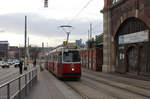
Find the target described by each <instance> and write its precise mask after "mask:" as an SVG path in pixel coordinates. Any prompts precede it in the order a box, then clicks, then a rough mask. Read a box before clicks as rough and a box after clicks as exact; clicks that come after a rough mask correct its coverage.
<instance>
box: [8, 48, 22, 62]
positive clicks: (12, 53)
mask: <svg viewBox="0 0 150 99" xmlns="http://www.w3.org/2000/svg"><path fill="white" fill-rule="evenodd" d="M8 58H10V59H19V48H18V47H17V46H9V50H8Z"/></svg>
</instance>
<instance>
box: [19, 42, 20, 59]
mask: <svg viewBox="0 0 150 99" xmlns="http://www.w3.org/2000/svg"><path fill="white" fill-rule="evenodd" d="M19 60H20V44H19Z"/></svg>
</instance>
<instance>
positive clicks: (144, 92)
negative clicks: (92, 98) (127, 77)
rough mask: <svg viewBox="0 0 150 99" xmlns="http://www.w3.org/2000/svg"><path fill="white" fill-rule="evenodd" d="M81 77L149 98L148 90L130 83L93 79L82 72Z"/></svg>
mask: <svg viewBox="0 0 150 99" xmlns="http://www.w3.org/2000/svg"><path fill="white" fill-rule="evenodd" d="M82 77H83V78H84V79H89V80H92V81H95V82H98V83H102V84H104V85H108V86H111V87H114V88H117V89H121V90H124V91H127V92H130V93H133V94H137V95H140V96H143V97H145V98H150V94H149V93H150V91H149V90H144V89H141V88H136V87H134V86H130V85H126V84H122V83H117V82H115V83H114V82H109V81H106V80H104V79H95V78H96V77H95V78H93V77H90V76H87V75H84V74H83V75H82ZM131 88H133V89H131ZM135 89H136V90H135ZM117 99H118V98H117Z"/></svg>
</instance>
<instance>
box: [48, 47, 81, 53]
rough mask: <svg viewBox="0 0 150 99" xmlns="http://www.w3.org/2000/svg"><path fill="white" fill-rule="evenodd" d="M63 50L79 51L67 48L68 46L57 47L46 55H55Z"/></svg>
mask: <svg viewBox="0 0 150 99" xmlns="http://www.w3.org/2000/svg"><path fill="white" fill-rule="evenodd" d="M65 49H68V50H80V49H79V48H77V47H76V48H68V46H63V45H62V46H58V47H56V48H54V49H53V50H51V51H50V52H49V53H48V54H50V53H55V52H61V51H63V50H65Z"/></svg>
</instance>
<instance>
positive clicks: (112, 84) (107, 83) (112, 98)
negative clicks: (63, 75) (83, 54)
mask: <svg viewBox="0 0 150 99" xmlns="http://www.w3.org/2000/svg"><path fill="white" fill-rule="evenodd" d="M64 83H65V84H66V85H67V86H68V87H70V88H72V89H73V90H74V91H75V92H77V93H78V94H79V95H80V96H81V97H82V98H83V99H133V98H135V99H149V98H150V94H149V93H150V91H149V89H147V88H145V87H136V86H132V84H131V85H129V84H126V83H121V82H117V81H112V80H111V79H109V77H107V78H104V77H101V76H96V75H93V74H91V73H87V72H86V73H85V72H83V73H82V77H81V80H80V81H65V82H64ZM94 95H95V96H94Z"/></svg>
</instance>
